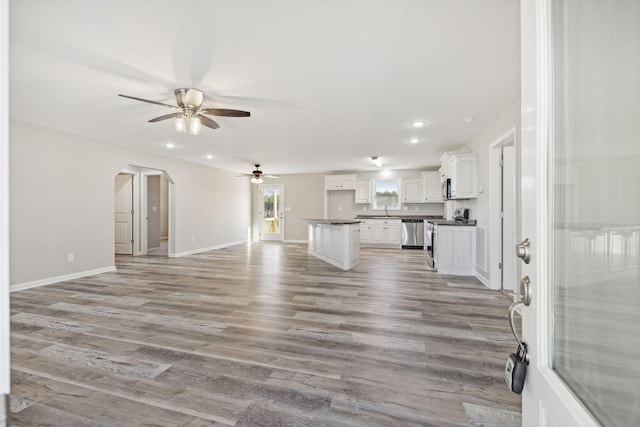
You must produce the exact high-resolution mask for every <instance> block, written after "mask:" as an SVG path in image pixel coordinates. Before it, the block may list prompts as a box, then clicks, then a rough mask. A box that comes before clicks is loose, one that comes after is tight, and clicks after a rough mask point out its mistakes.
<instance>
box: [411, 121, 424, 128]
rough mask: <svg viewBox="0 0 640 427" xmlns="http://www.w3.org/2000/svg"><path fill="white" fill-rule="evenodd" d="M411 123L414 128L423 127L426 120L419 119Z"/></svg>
mask: <svg viewBox="0 0 640 427" xmlns="http://www.w3.org/2000/svg"><path fill="white" fill-rule="evenodd" d="M411 125H412V126H413V127H414V128H421V127H422V126H424V125H425V122H424V120H418V121H415V122H413V123H411Z"/></svg>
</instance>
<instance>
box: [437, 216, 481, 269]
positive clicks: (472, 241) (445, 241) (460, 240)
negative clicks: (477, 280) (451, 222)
mask: <svg viewBox="0 0 640 427" xmlns="http://www.w3.org/2000/svg"><path fill="white" fill-rule="evenodd" d="M435 250H436V253H435V264H436V269H437V270H438V273H442V274H452V275H458V276H475V274H476V228H475V227H470V226H442V225H439V226H438V230H437V235H436V248H435Z"/></svg>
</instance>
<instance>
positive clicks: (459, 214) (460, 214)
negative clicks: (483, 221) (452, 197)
mask: <svg viewBox="0 0 640 427" xmlns="http://www.w3.org/2000/svg"><path fill="white" fill-rule="evenodd" d="M453 220H454V221H458V222H461V223H463V224H468V225H476V220H475V219H469V208H457V209H456V210H455V211H454V212H453Z"/></svg>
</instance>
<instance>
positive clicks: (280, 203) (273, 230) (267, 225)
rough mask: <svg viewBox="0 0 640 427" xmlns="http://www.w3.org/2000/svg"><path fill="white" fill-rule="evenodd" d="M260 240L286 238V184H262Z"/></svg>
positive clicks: (260, 193)
mask: <svg viewBox="0 0 640 427" xmlns="http://www.w3.org/2000/svg"><path fill="white" fill-rule="evenodd" d="M258 193H259V195H260V240H281V241H282V240H284V185H281V184H278V185H261V186H260V190H259V192H258Z"/></svg>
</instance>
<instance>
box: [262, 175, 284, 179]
mask: <svg viewBox="0 0 640 427" xmlns="http://www.w3.org/2000/svg"><path fill="white" fill-rule="evenodd" d="M262 176H264V177H265V178H274V179H279V178H280V177H279V176H275V175H262Z"/></svg>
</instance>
